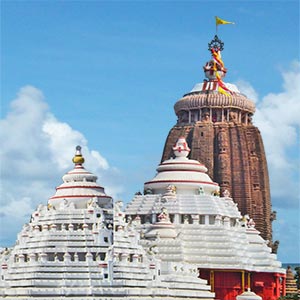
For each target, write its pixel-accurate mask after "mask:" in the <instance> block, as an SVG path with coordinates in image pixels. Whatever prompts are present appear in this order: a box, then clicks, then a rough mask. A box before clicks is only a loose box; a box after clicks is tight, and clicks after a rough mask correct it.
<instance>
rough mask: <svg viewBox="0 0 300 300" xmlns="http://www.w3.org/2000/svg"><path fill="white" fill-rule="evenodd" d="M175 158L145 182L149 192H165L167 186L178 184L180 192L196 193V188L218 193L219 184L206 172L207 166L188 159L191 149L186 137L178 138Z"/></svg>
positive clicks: (174, 148) (178, 191) (160, 166)
mask: <svg viewBox="0 0 300 300" xmlns="http://www.w3.org/2000/svg"><path fill="white" fill-rule="evenodd" d="M173 151H174V155H175V159H173V158H171V159H168V160H166V161H164V162H162V163H161V164H160V165H159V166H158V168H157V174H156V176H155V177H154V178H153V179H152V180H150V181H148V182H146V183H145V186H144V188H145V191H147V193H152V192H153V193H156V194H159V193H163V192H165V190H166V186H167V187H169V189H172V187H174V186H175V185H176V192H177V193H178V194H186V193H190V194H195V190H197V191H198V192H199V190H203V192H205V193H208V194H211V193H218V192H219V186H218V184H217V183H215V182H213V181H212V180H211V179H210V177H209V176H208V175H207V174H206V172H207V168H206V167H205V166H204V165H202V164H200V163H199V162H198V161H196V160H191V159H188V158H187V156H188V154H189V152H190V149H189V147H188V145H187V143H186V140H185V138H183V137H181V138H179V139H178V141H177V143H176V145H175V146H174V147H173Z"/></svg>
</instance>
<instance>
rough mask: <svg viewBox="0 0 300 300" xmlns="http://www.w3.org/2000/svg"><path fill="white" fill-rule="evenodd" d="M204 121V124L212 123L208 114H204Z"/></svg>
mask: <svg viewBox="0 0 300 300" xmlns="http://www.w3.org/2000/svg"><path fill="white" fill-rule="evenodd" d="M202 121H203V122H209V121H210V119H209V113H208V112H206V113H204V115H203V117H202Z"/></svg>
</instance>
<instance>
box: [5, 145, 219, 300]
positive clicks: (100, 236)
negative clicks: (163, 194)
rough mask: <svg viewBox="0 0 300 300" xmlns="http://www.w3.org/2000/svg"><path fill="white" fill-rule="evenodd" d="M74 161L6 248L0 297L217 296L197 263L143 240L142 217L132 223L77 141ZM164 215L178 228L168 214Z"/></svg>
mask: <svg viewBox="0 0 300 300" xmlns="http://www.w3.org/2000/svg"><path fill="white" fill-rule="evenodd" d="M73 162H74V164H75V166H74V169H73V170H71V171H69V172H68V173H67V174H65V175H64V176H63V183H62V184H61V185H60V186H59V187H57V189H56V193H55V195H54V196H52V197H51V198H50V199H49V201H48V204H47V205H42V204H41V205H39V206H38V208H37V209H36V210H35V211H34V212H33V213H32V217H31V220H30V222H29V223H28V224H25V225H24V226H23V229H22V230H21V232H20V233H19V234H18V237H17V241H16V244H15V246H14V247H12V248H11V249H6V250H5V251H3V252H2V253H1V254H0V262H1V271H0V273H1V274H0V276H1V277H0V298H1V299H12V300H17V299H28V300H29V299H34V300H46V299H47V300H50V299H51V300H52V299H53V300H54V299H68V300H88V299H106V300H112V299H130V300H135V299H145V300H148V299H149V300H150V299H157V300H160V299H164V300H166V299H170V300H171V299H178V300H183V299H195V300H200V299H202V300H212V299H214V293H212V292H211V291H210V286H209V285H207V281H206V280H203V279H199V278H198V272H197V268H196V267H195V266H194V265H191V264H187V263H184V262H180V264H178V263H177V262H175V261H173V262H172V261H162V260H160V259H159V258H158V257H157V249H156V247H155V245H153V244H151V245H150V244H149V245H144V246H142V245H141V244H140V232H139V231H137V230H136V228H137V226H138V224H139V221H138V218H135V220H130V218H127V219H128V220H127V221H126V218H125V214H124V212H123V211H122V202H120V201H118V202H116V203H115V204H114V203H113V200H112V198H111V197H110V196H108V195H106V194H105V191H104V188H103V187H101V186H99V185H98V184H97V183H96V180H97V177H96V176H95V175H94V174H92V173H90V172H88V171H86V170H85V168H84V167H83V163H84V158H83V157H82V154H81V148H80V147H79V146H78V147H77V148H76V154H75V157H74V158H73ZM161 221H162V222H163V221H164V222H165V224H164V225H163V224H161V226H165V225H168V226H171V227H172V224H171V225H170V222H169V221H168V220H167V216H165V218H164V217H163V216H162V217H161ZM159 228H160V227H159ZM159 230H160V229H159ZM166 231H167V232H168V233H170V232H172V236H170V237H171V238H173V237H174V234H176V233H175V231H174V229H171V231H169V230H168V229H167V230H166ZM160 233H161V231H160ZM164 237H165V236H164Z"/></svg>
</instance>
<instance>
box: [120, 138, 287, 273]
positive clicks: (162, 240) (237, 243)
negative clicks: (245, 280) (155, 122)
mask: <svg viewBox="0 0 300 300" xmlns="http://www.w3.org/2000/svg"><path fill="white" fill-rule="evenodd" d="M173 151H174V155H175V158H171V159H169V160H166V161H164V162H162V163H161V164H160V165H159V166H158V168H157V174H156V175H155V177H154V178H153V179H152V180H150V181H148V182H146V183H145V185H144V190H145V194H144V195H135V197H134V198H133V199H132V201H131V202H130V203H129V204H128V205H127V207H126V209H125V212H126V216H127V218H130V219H132V220H138V224H137V226H136V229H137V230H138V231H139V232H140V233H141V235H142V240H141V243H142V244H143V245H144V246H145V245H150V246H151V245H155V247H156V249H157V257H159V259H161V261H168V262H178V263H179V262H180V263H190V264H194V265H195V266H197V268H199V269H205V270H239V271H240V270H244V271H247V272H270V273H281V274H283V273H284V270H283V269H282V268H281V263H280V262H279V261H278V260H277V259H276V255H275V254H272V253H271V249H270V248H269V247H268V246H267V242H266V241H265V240H264V239H263V238H262V237H261V236H260V235H259V232H258V231H257V230H256V229H255V224H254V222H253V220H252V219H251V218H249V216H242V215H241V214H240V212H239V210H238V207H237V204H236V203H234V201H233V199H232V198H231V197H230V195H229V192H228V191H225V192H224V193H223V195H221V196H220V195H219V186H218V184H217V183H215V182H213V181H212V180H211V178H210V177H209V176H208V175H207V173H206V172H207V168H206V167H205V166H204V165H202V164H201V163H200V162H198V161H196V160H192V159H189V158H188V154H189V151H190V149H189V147H188V145H187V142H186V140H185V138H183V137H182V138H179V139H178V141H177V143H176V145H175V146H174V147H173ZM249 276H250V275H249Z"/></svg>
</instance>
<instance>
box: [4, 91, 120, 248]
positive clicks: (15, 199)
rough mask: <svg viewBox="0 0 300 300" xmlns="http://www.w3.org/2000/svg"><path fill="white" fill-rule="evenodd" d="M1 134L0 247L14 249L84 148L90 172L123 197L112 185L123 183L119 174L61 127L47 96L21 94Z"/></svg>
mask: <svg viewBox="0 0 300 300" xmlns="http://www.w3.org/2000/svg"><path fill="white" fill-rule="evenodd" d="M0 128H1V130H0V143H1V148H0V154H1V158H2V162H3V163H2V170H1V171H2V174H1V179H2V185H1V191H0V192H1V207H0V218H1V225H2V226H1V227H2V232H1V234H0V235H1V239H2V240H1V241H0V244H6V245H7V243H8V242H9V243H11V240H10V239H11V238H15V237H16V235H17V232H18V231H19V230H20V228H21V226H22V224H23V223H25V222H28V220H29V216H30V215H31V213H32V211H33V210H34V209H35V208H36V206H37V205H38V204H40V203H44V204H46V203H47V199H48V198H49V197H50V196H52V195H53V194H54V192H55V185H56V184H60V183H61V180H60V178H61V177H62V175H63V174H64V173H65V172H66V171H68V170H69V169H71V168H72V166H73V163H72V157H73V156H74V152H75V147H76V146H77V145H81V146H82V152H83V155H84V157H85V161H86V164H85V166H86V168H87V169H88V170H89V171H91V172H93V173H95V174H96V175H97V176H98V177H99V178H101V181H102V182H101V184H102V185H103V186H104V187H105V188H106V192H107V193H108V194H109V195H112V196H113V197H116V195H117V194H118V193H120V192H121V191H122V187H120V185H119V186H116V183H114V182H112V181H111V179H110V178H115V179H116V181H118V176H119V173H118V170H116V169H115V168H112V167H111V166H110V165H109V164H108V162H107V161H106V159H105V158H104V157H103V156H102V155H101V154H100V153H99V152H98V151H95V150H91V151H90V150H89V148H88V147H87V140H86V139H85V137H84V135H83V134H82V133H81V132H79V131H76V130H74V129H73V128H72V127H71V126H70V125H68V124H66V123H62V122H60V121H58V120H57V119H56V118H55V116H54V115H53V114H52V113H51V112H50V111H49V107H48V105H47V103H46V102H45V99H44V96H43V93H42V92H41V91H40V90H38V89H36V88H35V87H32V86H25V87H23V88H21V89H20V92H19V93H18V95H17V98H16V99H15V100H14V101H12V102H11V109H10V111H9V113H8V114H7V115H6V117H5V118H4V119H2V120H1V121H0ZM4 227H5V231H4V230H3V228H4Z"/></svg>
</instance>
